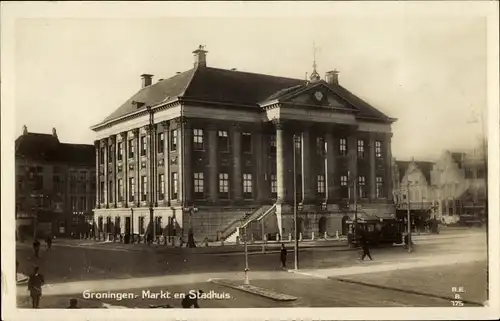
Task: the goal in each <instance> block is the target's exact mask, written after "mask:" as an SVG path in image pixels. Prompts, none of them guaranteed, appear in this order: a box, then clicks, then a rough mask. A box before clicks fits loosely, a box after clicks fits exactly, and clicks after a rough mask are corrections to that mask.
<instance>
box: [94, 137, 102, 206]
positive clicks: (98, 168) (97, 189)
mask: <svg viewBox="0 0 500 321" xmlns="http://www.w3.org/2000/svg"><path fill="white" fill-rule="evenodd" d="M94 146H95V166H96V175H95V177H96V182H95V192H96V198H95V199H96V201H95V207H96V208H101V194H100V188H101V184H100V176H101V166H100V164H99V153H100V150H101V144H100V142H99V141H98V140H96V141H94Z"/></svg>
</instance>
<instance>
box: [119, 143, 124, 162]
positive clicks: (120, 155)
mask: <svg viewBox="0 0 500 321" xmlns="http://www.w3.org/2000/svg"><path fill="white" fill-rule="evenodd" d="M122 159H123V142H118V160H119V161H121V160H122Z"/></svg>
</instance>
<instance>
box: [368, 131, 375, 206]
mask: <svg viewBox="0 0 500 321" xmlns="http://www.w3.org/2000/svg"><path fill="white" fill-rule="evenodd" d="M368 153H369V154H368V161H369V165H370V171H369V174H368V175H369V177H368V184H369V187H370V188H369V193H370V194H369V196H370V200H374V199H376V198H377V193H376V189H377V186H376V166H375V134H374V133H370V135H369V141H368Z"/></svg>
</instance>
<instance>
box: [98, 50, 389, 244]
mask: <svg viewBox="0 0 500 321" xmlns="http://www.w3.org/2000/svg"><path fill="white" fill-rule="evenodd" d="M193 53H194V57H195V63H194V68H192V69H190V70H188V71H186V72H183V73H178V74H176V75H174V76H173V77H171V78H168V79H164V80H163V79H162V80H160V81H158V82H156V83H154V84H153V83H152V76H151V75H142V80H143V85H142V88H141V89H140V90H139V92H138V93H137V94H135V95H134V96H133V97H131V98H130V99H129V100H128V101H127V102H126V103H125V104H123V105H122V106H121V107H119V108H118V109H117V110H116V111H114V112H113V113H112V114H111V115H110V116H109V117H107V118H106V119H105V120H104V121H102V122H101V123H99V124H97V125H95V126H93V127H92V129H93V130H94V131H95V133H96V136H97V139H96V141H95V147H96V166H97V171H98V175H97V202H96V209H95V219H96V224H97V229H98V230H100V231H105V232H109V233H114V232H118V233H121V234H123V233H133V234H138V235H144V234H145V233H147V231H155V234H156V235H159V234H163V235H172V234H173V233H176V235H178V234H179V233H180V231H183V232H184V234H186V233H187V227H188V226H189V227H191V228H192V229H193V230H194V234H195V238H196V239H198V240H202V239H204V238H205V237H207V238H208V239H213V240H216V239H225V238H227V237H229V236H231V235H234V232H235V231H236V230H237V228H238V227H240V226H242V225H247V224H249V223H250V222H251V221H254V220H260V221H261V222H262V224H261V225H262V228H260V227H259V226H254V225H250V226H253V227H254V228H253V230H252V233H254V234H255V235H257V234H259V233H262V231H263V230H264V231H265V233H273V234H276V233H279V234H281V235H283V236H285V235H287V234H288V233H291V232H292V227H293V216H292V213H293V204H294V176H295V179H296V186H295V187H296V190H297V202H299V203H301V206H300V210H299V219H300V224H299V229H301V232H303V233H304V235H306V234H307V235H308V234H310V233H312V232H315V233H320V234H322V233H324V232H327V233H328V234H335V232H336V231H337V230H341V224H342V219H343V218H344V217H345V216H346V214H347V212H348V211H349V208H348V206H347V205H348V204H349V203H350V201H349V200H352V199H353V197H354V195H353V193H354V191H356V196H357V201H358V204H359V206H358V209H359V210H363V211H366V212H370V213H371V214H375V215H390V214H393V213H394V207H393V205H392V203H393V199H392V186H391V185H392V171H391V160H392V155H391V137H392V133H391V124H392V123H393V122H394V119H392V118H390V117H388V116H386V115H384V114H383V113H381V112H380V111H378V110H377V109H375V108H374V107H372V106H370V105H369V104H368V103H366V102H364V101H362V100H361V99H360V98H358V97H356V96H355V95H353V94H352V93H350V92H349V91H347V90H346V89H345V88H343V87H342V86H340V85H339V83H338V72H336V71H332V72H328V73H327V74H326V77H325V79H324V80H323V79H321V78H320V76H319V74H318V73H317V72H316V70H315V68H314V72H313V73H312V75H311V77H310V79H309V80H307V81H306V80H301V79H291V78H283V77H275V76H268V75H261V74H253V73H247V72H240V71H236V70H224V69H217V68H211V67H208V66H207V64H206V53H207V52H206V51H205V50H204V49H203V47H200V48H198V49H197V50H195V51H194V52H193ZM294 155H295V157H294ZM294 163H295V166H296V167H295V171H294ZM354 182H356V188H354V187H353V184H354ZM320 221H321V222H320Z"/></svg>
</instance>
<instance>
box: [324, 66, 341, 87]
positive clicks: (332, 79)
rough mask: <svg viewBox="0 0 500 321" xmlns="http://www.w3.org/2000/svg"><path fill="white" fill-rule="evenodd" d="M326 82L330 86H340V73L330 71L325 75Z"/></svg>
mask: <svg viewBox="0 0 500 321" xmlns="http://www.w3.org/2000/svg"><path fill="white" fill-rule="evenodd" d="M325 80H326V82H327V83H329V84H330V85H338V84H339V71H338V70H337V69H335V70H333V71H328V72H327V73H326V75H325Z"/></svg>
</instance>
